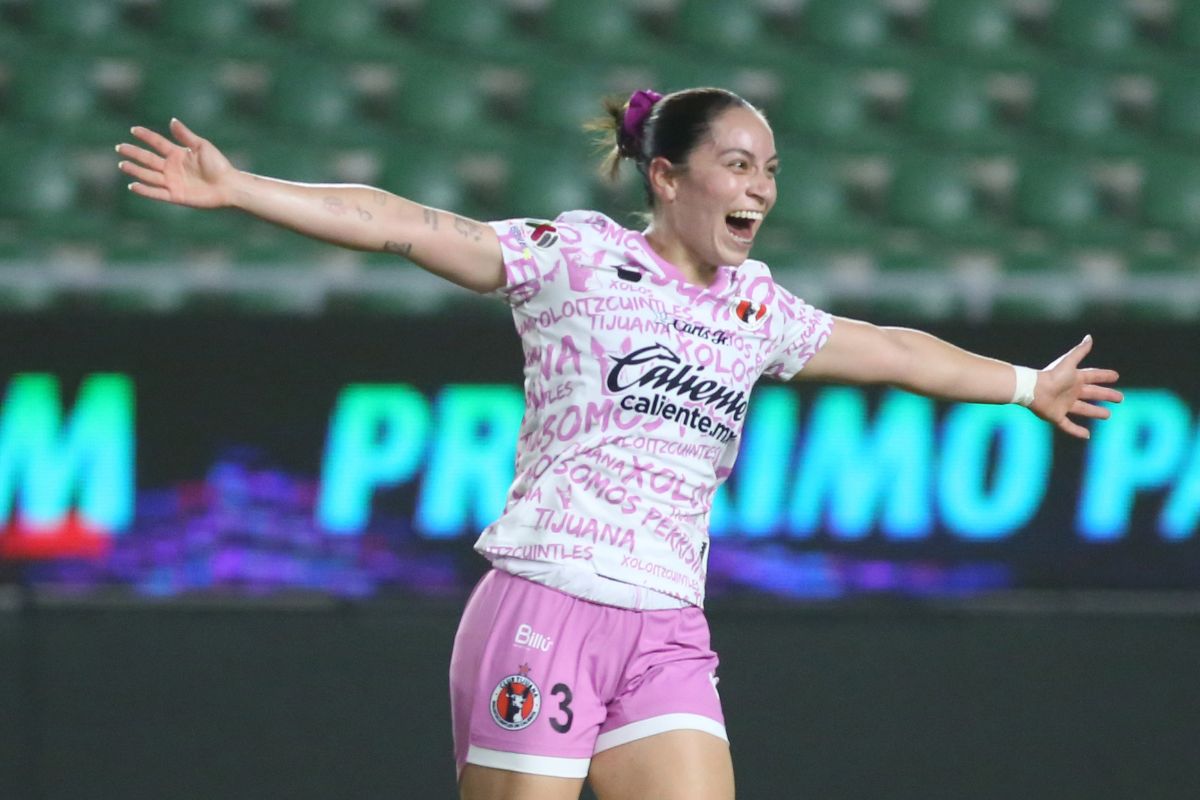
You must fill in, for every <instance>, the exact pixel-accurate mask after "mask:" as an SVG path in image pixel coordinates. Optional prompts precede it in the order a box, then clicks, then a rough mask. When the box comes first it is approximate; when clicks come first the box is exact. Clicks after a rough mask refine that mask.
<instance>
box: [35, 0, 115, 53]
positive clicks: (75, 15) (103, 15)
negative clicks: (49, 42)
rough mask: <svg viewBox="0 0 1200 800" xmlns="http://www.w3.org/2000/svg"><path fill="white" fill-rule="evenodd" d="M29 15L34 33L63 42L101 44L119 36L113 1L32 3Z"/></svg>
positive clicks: (69, 0) (73, 0)
mask: <svg viewBox="0 0 1200 800" xmlns="http://www.w3.org/2000/svg"><path fill="white" fill-rule="evenodd" d="M30 12H31V14H30V17H31V19H30V21H31V23H32V26H31V27H32V29H33V30H34V31H35V32H37V33H39V34H42V35H43V36H46V37H49V38H52V39H58V40H61V41H64V42H71V43H75V44H82V43H95V42H104V41H105V40H111V39H112V37H114V36H116V35H118V34H119V33H120V32H121V6H120V4H119V3H117V2H115V0H53V2H35V3H32V4H31V5H30ZM110 43H111V41H110Z"/></svg>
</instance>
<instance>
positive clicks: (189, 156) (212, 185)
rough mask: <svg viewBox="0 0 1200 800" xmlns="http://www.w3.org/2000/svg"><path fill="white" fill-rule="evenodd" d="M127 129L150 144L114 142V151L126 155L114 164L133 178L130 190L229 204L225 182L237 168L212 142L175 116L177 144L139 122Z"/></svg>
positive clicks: (185, 201) (198, 204)
mask: <svg viewBox="0 0 1200 800" xmlns="http://www.w3.org/2000/svg"><path fill="white" fill-rule="evenodd" d="M130 132H131V133H132V134H133V135H134V136H136V137H137V138H138V139H141V140H142V141H143V142H145V143H146V144H147V145H149V147H151V148H152V150H146V149H145V148H142V147H138V146H137V145H132V144H126V143H121V144H119V145H117V152H118V153H120V154H121V155H122V156H124V157H125V158H127V159H129V160H127V161H121V162H120V163H118V164H117V167H118V168H119V169H120V170H121V171H122V172H124V173H125V174H126V175H129V176H130V177H132V178H134V179H135V180H134V182H133V183H131V184H129V189H130V191H132V192H134V193H135V194H140V195H142V196H143V197H149V198H151V199H153V200H163V201H166V202H168V203H176V204H178V205H181V206H191V207H193V208H219V207H221V206H225V205H228V203H229V198H228V196H227V195H228V190H227V188H226V184H227V183H228V178H229V177H230V176H231V175H232V174H233V173H235V172H236V170H235V169H234V167H233V165H232V164H230V163H229V159H227V158H226V157H225V155H224V154H223V153H222V152H221V151H220V150H218V149H217V148H216V146H215V145H213V143H212V142H210V141H208V140H207V139H202V138H200V137H199V136H197V135H196V134H194V133H192V132H191V131H190V130H188V128H187V126H185V125H184V124H183V123H182V122H180V121H179V120H177V119H172V120H171V134H172V135H173V136H174V137H175V139H176V140H177V141H178V142H179V144H176V143H175V142H172V141H171V140H170V139H168V138H166V137H165V136H162V135H161V134H159V133H156V132H155V131H152V130H150V129H149V128H143V127H141V126H138V127H134V128H133V129H131V131H130Z"/></svg>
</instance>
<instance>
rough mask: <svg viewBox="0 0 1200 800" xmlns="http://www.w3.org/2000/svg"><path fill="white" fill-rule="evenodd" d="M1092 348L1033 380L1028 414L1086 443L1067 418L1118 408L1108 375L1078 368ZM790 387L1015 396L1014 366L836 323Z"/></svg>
mask: <svg viewBox="0 0 1200 800" xmlns="http://www.w3.org/2000/svg"><path fill="white" fill-rule="evenodd" d="M1091 349H1092V337H1091V336H1086V337H1084V339H1083V341H1082V342H1080V343H1079V344H1077V345H1076V346H1075V347H1073V348H1071V349H1070V350H1068V351H1067V352H1066V353H1064V354H1063V355H1062V356H1060V357H1059V358H1058V359H1056V360H1055V361H1053V362H1052V363H1050V364H1049V365H1048V366H1047V367H1045V368H1044V369H1041V370H1038V371H1037V373H1036V378H1037V380H1036V384H1035V385H1034V387H1033V400H1032V402H1031V403H1030V404H1029V408H1030V410H1031V411H1033V413H1035V414H1037V415H1038V416H1039V417H1041V418H1042V419H1044V420H1046V421H1047V422H1050V423H1051V424H1053V425H1055V426H1057V427H1058V428H1059V429H1061V430H1063V431H1064V432H1066V433H1068V434H1070V435H1072V436H1077V437H1079V438H1081V439H1086V438H1088V437H1089V436H1090V433H1089V431H1088V429H1087V428H1085V427H1083V426H1082V425H1079V424H1078V423H1076V422H1075V421H1074V420H1072V419H1071V418H1070V416H1069V415H1075V416H1079V417H1088V418H1092V419H1107V418H1108V417H1109V416H1110V412H1109V410H1108V409H1107V408H1105V407H1104V406H1101V405H1097V403H1099V402H1101V401H1108V402H1113V403H1119V402H1121V399H1122V395H1121V393H1120V392H1119V391H1117V390H1116V389H1112V388H1109V387H1108V386H1106V385H1104V384H1111V383H1115V382H1116V381H1117V379H1118V375H1117V373H1116V372H1114V371H1113V370H1110V369H1094V368H1083V367H1080V363H1081V362H1082V361H1083V359H1084V357H1085V356H1086V355H1087V354H1088V352H1089V351H1090V350H1091ZM794 380H821V381H830V382H835V383H852V384H872V383H880V384H888V385H891V386H896V387H899V388H901V389H906V390H908V391H910V392H915V393H916V394H921V395H925V396H926V397H934V398H938V399H941V400H958V401H966V402H974V403H1009V402H1012V401H1013V400H1014V397H1015V395H1016V389H1017V371H1016V370H1015V369H1014V368H1013V365H1012V364H1009V363H1008V362H1006V361H1000V360H998V359H995V358H988V357H986V356H981V355H976V354H975V353H971V352H968V351H967V350H963V349H962V348H960V347H956V346H954V345H952V344H950V343H949V342H946V341H943V340H942V339H939V338H937V337H936V336H932V335H930V334H928V333H924V332H922V331H918V330H913V329H911V328H886V327H879V326H876V325H872V324H870V323H867V322H860V321H858V320H852V319H846V318H844V317H836V318H835V319H834V322H833V328H832V330H831V332H830V334H829V339H828V340H827V341H826V342H825V345H824V346H823V347H822V348H821V349H820V350H818V351H817V353H816V354H815V355H814V356H813V357H812V358H811V359H809V361H808V363H807V364H805V366H804V369H802V370H800V371H799V372H798V373H797V374H796V376H795V378H794Z"/></svg>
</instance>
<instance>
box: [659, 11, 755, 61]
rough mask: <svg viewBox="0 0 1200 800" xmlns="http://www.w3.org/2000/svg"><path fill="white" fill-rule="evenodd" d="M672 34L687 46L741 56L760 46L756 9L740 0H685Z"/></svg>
mask: <svg viewBox="0 0 1200 800" xmlns="http://www.w3.org/2000/svg"><path fill="white" fill-rule="evenodd" d="M675 35H676V37H677V38H678V39H679V40H681V41H684V42H687V43H689V44H693V45H699V46H701V47H705V48H716V49H717V50H723V51H741V52H742V53H743V54H744V53H746V52H749V51H753V50H754V49H755V48H756V47H761V46H762V43H763V29H762V21H761V19H760V18H759V15H758V13H757V10H756V9H755V7H754V6H753V5H752V4H750V3H745V2H742V1H741V0H686V2H685V3H684V5H683V8H681V9H680V10H679V13H678V16H677V17H676V25H675Z"/></svg>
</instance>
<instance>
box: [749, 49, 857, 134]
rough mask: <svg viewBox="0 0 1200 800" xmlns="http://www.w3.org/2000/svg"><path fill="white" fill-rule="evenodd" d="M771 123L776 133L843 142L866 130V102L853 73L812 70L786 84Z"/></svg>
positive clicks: (821, 68)
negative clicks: (776, 128) (777, 129)
mask: <svg viewBox="0 0 1200 800" xmlns="http://www.w3.org/2000/svg"><path fill="white" fill-rule="evenodd" d="M770 111H771V122H772V124H773V125H776V126H777V127H778V128H779V131H780V133H785V134H786V133H797V134H801V135H803V136H813V137H817V138H821V139H830V140H835V141H841V142H844V141H846V140H847V139H851V138H853V137H855V136H856V135H857V134H859V133H860V132H862V131H863V129H864V128H865V127H866V126H867V114H866V102H865V100H864V96H863V93H862V90H861V88H860V86H859V83H858V78H857V76H856V74H855V73H853V72H851V71H849V70H838V69H831V68H826V67H820V66H812V67H809V68H805V69H802V70H800V71H799V74H798V75H797V79H796V80H794V81H790V82H789V83H788V85H787V86H786V88H785V91H784V94H783V96H782V98H781V102H780V103H779V104H778V107H777V108H775V107H773V108H772V109H770Z"/></svg>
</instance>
